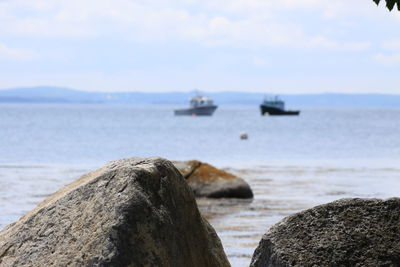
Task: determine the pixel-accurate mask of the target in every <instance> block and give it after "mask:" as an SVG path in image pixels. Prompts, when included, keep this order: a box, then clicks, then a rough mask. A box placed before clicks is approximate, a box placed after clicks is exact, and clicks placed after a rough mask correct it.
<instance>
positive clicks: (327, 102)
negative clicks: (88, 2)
mask: <svg viewBox="0 0 400 267" xmlns="http://www.w3.org/2000/svg"><path fill="white" fill-rule="evenodd" d="M193 94H194V93H193V92H166V93H145V92H107V93H105V92H88V91H79V90H74V89H69V88H61V87H51V86H40V87H23V88H12V89H2V90H0V103H51V104H61V103H65V104H127V105H187V103H188V99H189V98H190V97H191V96H193ZM204 94H205V95H207V96H210V97H211V98H213V99H214V101H215V103H217V104H218V105H246V106H258V105H260V103H261V102H262V100H263V99H264V97H265V96H267V95H276V93H274V92H266V93H253V92H251V93H248V92H233V91H232V92H204ZM280 96H281V98H282V99H283V100H284V101H285V103H286V105H287V107H290V108H307V107H310V108H316V107H318V108H319V107H360V108H363V107H380V108H383V107H388V108H393V107H400V94H378V93H374V94H371V93H368V94H344V93H323V94H280Z"/></svg>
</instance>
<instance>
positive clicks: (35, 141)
mask: <svg viewBox="0 0 400 267" xmlns="http://www.w3.org/2000/svg"><path fill="white" fill-rule="evenodd" d="M174 108H176V107H173V106H163V105H160V106H123V105H118V106H112V105H55V104H1V105H0V229H1V228H3V227H4V226H6V225H7V224H8V223H11V222H13V221H15V220H17V219H18V218H19V217H20V216H21V215H23V214H24V213H25V212H27V211H29V210H30V209H32V208H33V207H35V205H36V204H37V203H38V202H40V201H41V200H43V199H44V198H45V197H46V196H48V195H49V194H51V193H52V192H54V191H56V190H57V189H59V188H60V187H61V186H63V185H65V184H66V183H69V182H71V181H72V180H74V179H76V178H77V177H79V176H80V175H82V174H84V173H86V172H89V171H90V170H93V169H95V168H97V167H99V166H101V165H103V164H104V163H105V162H107V161H110V160H115V159H119V158H125V157H148V156H161V157H165V158H167V159H171V160H189V159H199V160H202V161H205V162H209V163H211V164H213V165H216V166H217V167H221V168H226V169H228V171H231V172H233V173H235V174H237V175H238V176H240V177H242V178H244V179H245V180H246V181H248V182H249V184H250V185H251V187H252V189H253V191H254V195H255V197H254V200H252V201H249V200H227V199H222V200H210V199H198V204H199V208H200V210H201V211H202V213H203V214H204V216H205V217H207V218H208V219H209V221H210V223H211V224H212V225H213V226H214V228H215V229H216V231H217V232H218V234H219V236H220V238H221V240H222V242H223V245H224V248H225V251H226V253H227V255H228V257H229V259H230V261H231V263H232V265H233V266H247V265H248V264H249V262H250V258H251V255H252V253H253V251H254V249H255V247H256V246H257V244H258V242H259V240H260V239H261V237H262V235H263V234H264V233H265V232H266V231H267V229H268V228H269V227H270V226H272V225H273V224H274V223H276V222H278V221H279V220H281V219H282V218H283V217H285V216H287V215H290V214H292V213H295V212H298V211H300V210H303V209H306V208H310V207H313V206H315V205H318V204H323V203H327V202H330V201H333V200H336V199H340V198H344V197H376V198H388V197H395V196H399V195H400V109H376V108H375V109H372V108H371V109H367V108H365V109H352V108H336V109H331V108H325V109H303V110H301V114H300V116H261V115H260V112H259V110H258V107H257V106H221V107H219V109H218V110H217V111H216V113H215V114H214V116H212V117H191V116H174V115H173V109H174ZM243 132H245V133H247V134H248V136H249V139H248V140H240V138H239V137H240V134H241V133H243Z"/></svg>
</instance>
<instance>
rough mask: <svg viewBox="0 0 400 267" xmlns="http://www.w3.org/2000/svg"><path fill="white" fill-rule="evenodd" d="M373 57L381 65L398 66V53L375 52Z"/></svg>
mask: <svg viewBox="0 0 400 267" xmlns="http://www.w3.org/2000/svg"><path fill="white" fill-rule="evenodd" d="M374 59H375V60H376V61H377V62H378V63H379V64H382V65H386V66H400V53H394V54H383V53H380V54H377V55H375V56H374Z"/></svg>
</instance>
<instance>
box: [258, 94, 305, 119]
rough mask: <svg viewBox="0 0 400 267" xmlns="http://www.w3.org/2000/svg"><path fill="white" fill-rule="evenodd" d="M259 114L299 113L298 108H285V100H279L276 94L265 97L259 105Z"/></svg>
mask: <svg viewBox="0 0 400 267" xmlns="http://www.w3.org/2000/svg"><path fill="white" fill-rule="evenodd" d="M260 109H261V115H265V114H267V115H299V114H300V111H299V110H285V102H283V101H282V100H280V99H279V98H278V96H275V97H274V98H272V99H271V98H265V99H264V101H263V103H262V104H261V105H260Z"/></svg>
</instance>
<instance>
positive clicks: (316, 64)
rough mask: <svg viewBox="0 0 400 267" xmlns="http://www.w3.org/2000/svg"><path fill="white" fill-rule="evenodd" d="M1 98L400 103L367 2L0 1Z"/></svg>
mask: <svg viewBox="0 0 400 267" xmlns="http://www.w3.org/2000/svg"><path fill="white" fill-rule="evenodd" d="M0 25H1V26H0V88H3V89H5V88H11V87H20V86H36V85H55V86H64V87H72V88H76V89H82V90H88V91H143V92H165V91H191V90H193V89H194V88H199V89H200V90H202V91H253V92H273V93H276V94H283V93H324V92H344V93H369V92H376V93H396V94H397V93H398V94H400V83H399V81H400V12H397V11H393V12H388V11H387V9H385V8H384V6H383V5H381V6H379V7H377V6H376V5H375V4H374V3H373V2H372V0H371V1H365V0H351V1H349V0H335V1H332V0H279V1H275V0H229V1H227V0H175V1H168V0H79V1H78V0H69V1H61V0H47V1H41V0H36V1H26V0H0Z"/></svg>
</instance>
